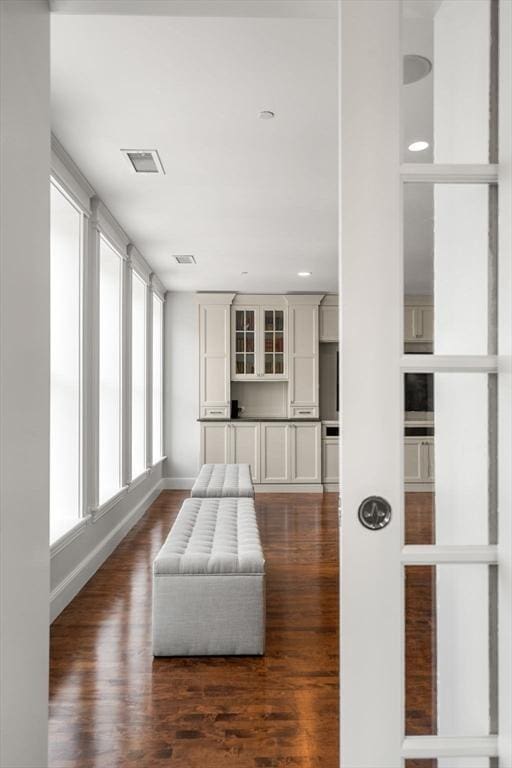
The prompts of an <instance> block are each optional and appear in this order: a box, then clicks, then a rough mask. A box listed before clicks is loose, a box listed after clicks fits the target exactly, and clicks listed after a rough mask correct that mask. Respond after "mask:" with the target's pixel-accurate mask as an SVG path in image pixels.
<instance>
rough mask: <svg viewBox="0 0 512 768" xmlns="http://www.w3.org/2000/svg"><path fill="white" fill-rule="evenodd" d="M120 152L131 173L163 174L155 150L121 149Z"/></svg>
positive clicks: (160, 162) (162, 168)
mask: <svg viewBox="0 0 512 768" xmlns="http://www.w3.org/2000/svg"><path fill="white" fill-rule="evenodd" d="M121 152H122V154H123V155H124V157H125V158H126V162H127V163H128V165H129V166H130V168H131V170H132V172H133V173H164V174H165V171H164V167H163V165H162V161H161V160H160V156H159V154H158V151H157V150H156V149H122V150H121Z"/></svg>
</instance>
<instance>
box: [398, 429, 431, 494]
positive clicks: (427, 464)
mask: <svg viewBox="0 0 512 768" xmlns="http://www.w3.org/2000/svg"><path fill="white" fill-rule="evenodd" d="M404 465H405V466H404V481H405V483H407V484H408V485H410V486H413V485H414V484H415V483H418V484H419V483H422V484H423V483H430V484H432V483H433V482H434V438H433V437H406V438H404Z"/></svg>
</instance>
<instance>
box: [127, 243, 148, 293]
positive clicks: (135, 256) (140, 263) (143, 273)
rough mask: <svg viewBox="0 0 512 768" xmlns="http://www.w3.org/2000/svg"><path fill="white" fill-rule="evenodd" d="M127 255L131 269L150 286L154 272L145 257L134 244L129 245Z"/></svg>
mask: <svg viewBox="0 0 512 768" xmlns="http://www.w3.org/2000/svg"><path fill="white" fill-rule="evenodd" d="M126 253H127V256H128V261H129V264H130V266H131V268H132V269H133V270H134V271H135V272H137V274H138V275H139V277H141V278H142V279H143V280H144V282H145V283H147V284H148V285H149V282H150V279H151V275H152V274H153V271H152V269H151V267H150V266H149V264H148V263H147V261H146V259H145V258H144V256H143V255H142V254H141V252H140V251H139V250H138V248H137V247H136V246H135V245H134V244H133V243H129V244H128V246H127V248H126Z"/></svg>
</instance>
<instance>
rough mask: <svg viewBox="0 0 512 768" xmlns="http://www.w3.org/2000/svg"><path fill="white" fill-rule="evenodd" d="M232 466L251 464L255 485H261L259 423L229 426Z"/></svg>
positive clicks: (231, 424)
mask: <svg viewBox="0 0 512 768" xmlns="http://www.w3.org/2000/svg"><path fill="white" fill-rule="evenodd" d="M229 426H230V427H231V453H230V460H229V461H230V463H231V464H250V466H251V474H252V481H253V483H260V482H261V480H260V425H259V424H258V423H257V422H254V423H253V422H251V423H245V422H244V423H238V424H233V423H232V422H231V423H230V424H229Z"/></svg>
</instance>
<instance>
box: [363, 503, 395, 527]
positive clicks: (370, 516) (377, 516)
mask: <svg viewBox="0 0 512 768" xmlns="http://www.w3.org/2000/svg"><path fill="white" fill-rule="evenodd" d="M357 515H358V517H359V522H360V523H361V525H363V526H364V527H365V528H368V529H369V530H370V531H380V530H381V529H382V528H385V527H386V526H387V525H388V524H389V522H390V520H391V504H390V503H389V501H387V500H386V499H383V498H382V496H368V497H367V498H366V499H363V501H362V502H361V504H360V505H359V509H358V512H357Z"/></svg>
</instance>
